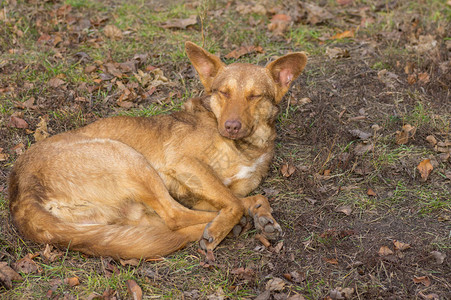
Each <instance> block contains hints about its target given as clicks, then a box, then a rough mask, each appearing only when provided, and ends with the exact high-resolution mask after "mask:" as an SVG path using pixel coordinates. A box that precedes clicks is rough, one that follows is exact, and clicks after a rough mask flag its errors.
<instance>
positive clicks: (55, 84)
mask: <svg viewBox="0 0 451 300" xmlns="http://www.w3.org/2000/svg"><path fill="white" fill-rule="evenodd" d="M64 83H65V82H64V80H62V79H61V78H58V77H53V78H52V79H50V80H49V82H47V84H48V85H49V86H50V87H53V88H57V87H59V86H60V85H63V84H64Z"/></svg>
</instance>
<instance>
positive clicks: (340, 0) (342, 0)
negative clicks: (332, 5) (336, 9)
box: [337, 0, 353, 5]
mask: <svg viewBox="0 0 451 300" xmlns="http://www.w3.org/2000/svg"><path fill="white" fill-rule="evenodd" d="M352 1H353V0H337V4H338V5H348V4H351V3H352Z"/></svg>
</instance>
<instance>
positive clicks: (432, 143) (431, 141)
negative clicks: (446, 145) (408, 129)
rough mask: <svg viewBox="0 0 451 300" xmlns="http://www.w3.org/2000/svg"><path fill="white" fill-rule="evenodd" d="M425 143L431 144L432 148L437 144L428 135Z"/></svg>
mask: <svg viewBox="0 0 451 300" xmlns="http://www.w3.org/2000/svg"><path fill="white" fill-rule="evenodd" d="M426 141H428V143H429V144H431V146H432V147H434V146H435V145H436V144H437V139H436V138H435V137H434V136H433V135H428V136H427V137H426Z"/></svg>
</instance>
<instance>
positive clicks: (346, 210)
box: [335, 205, 352, 216]
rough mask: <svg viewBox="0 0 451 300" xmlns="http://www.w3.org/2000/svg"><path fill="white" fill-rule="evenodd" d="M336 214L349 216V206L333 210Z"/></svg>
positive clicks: (350, 211)
mask: <svg viewBox="0 0 451 300" xmlns="http://www.w3.org/2000/svg"><path fill="white" fill-rule="evenodd" d="M335 211H336V212H341V213H344V214H345V215H347V216H349V215H350V214H351V213H352V208H351V207H350V206H349V205H345V206H340V207H337V208H336V209H335Z"/></svg>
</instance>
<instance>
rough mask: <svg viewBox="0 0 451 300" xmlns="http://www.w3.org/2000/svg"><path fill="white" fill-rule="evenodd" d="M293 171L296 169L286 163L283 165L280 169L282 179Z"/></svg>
mask: <svg viewBox="0 0 451 300" xmlns="http://www.w3.org/2000/svg"><path fill="white" fill-rule="evenodd" d="M294 171H296V167H295V166H293V165H292V164H288V163H286V164H284V165H283V166H282V168H281V169H280V172H281V173H282V176H283V177H290V176H291V175H292V174H293V173H294Z"/></svg>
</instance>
